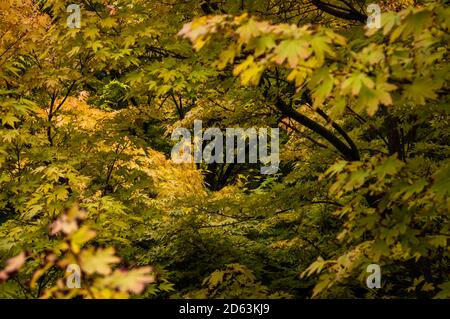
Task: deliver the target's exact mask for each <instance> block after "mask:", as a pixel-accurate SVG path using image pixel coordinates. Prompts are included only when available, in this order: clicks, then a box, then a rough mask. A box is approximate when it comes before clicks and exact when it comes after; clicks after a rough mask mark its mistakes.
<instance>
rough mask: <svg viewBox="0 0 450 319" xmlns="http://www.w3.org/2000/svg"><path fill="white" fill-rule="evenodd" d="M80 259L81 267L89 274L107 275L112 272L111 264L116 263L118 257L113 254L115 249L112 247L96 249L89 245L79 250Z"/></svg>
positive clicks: (118, 259)
mask: <svg viewBox="0 0 450 319" xmlns="http://www.w3.org/2000/svg"><path fill="white" fill-rule="evenodd" d="M80 261H81V265H80V266H81V268H82V269H83V271H84V272H86V273H87V274H89V275H92V274H94V273H97V274H100V275H109V274H110V273H111V272H112V269H111V266H112V265H114V264H116V263H118V262H119V261H120V258H119V257H117V256H115V250H114V248H112V247H109V248H105V249H102V248H99V249H97V250H95V249H94V248H92V247H90V248H89V249H87V250H83V251H82V252H81V254H80Z"/></svg>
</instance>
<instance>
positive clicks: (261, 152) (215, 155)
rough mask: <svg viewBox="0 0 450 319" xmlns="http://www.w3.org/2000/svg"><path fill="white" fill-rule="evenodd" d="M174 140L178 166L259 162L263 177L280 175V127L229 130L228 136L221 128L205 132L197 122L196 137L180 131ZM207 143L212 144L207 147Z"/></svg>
mask: <svg viewBox="0 0 450 319" xmlns="http://www.w3.org/2000/svg"><path fill="white" fill-rule="evenodd" d="M269 139H270V147H269ZM172 140H173V141H179V142H178V143H177V144H176V145H175V146H174V147H173V149H172V160H173V161H174V163H197V164H201V163H202V162H205V163H208V164H212V163H228V164H232V163H241V164H242V163H250V164H256V163H258V161H259V162H260V163H261V164H262V167H261V170H260V171H261V174H264V175H270V174H275V173H277V172H278V168H279V164H280V157H279V151H280V132H279V129H278V128H271V129H267V128H259V129H256V128H248V129H242V128H227V129H226V131H225V133H224V132H222V131H221V130H220V129H218V128H208V129H207V130H206V131H205V132H203V125H202V121H200V120H195V121H194V136H193V137H192V136H191V132H190V131H189V130H188V129H187V128H177V129H175V130H174V131H173V133H172ZM205 141H206V142H209V143H208V144H207V145H205V143H204V142H205ZM224 142H225V143H224ZM224 144H225V145H224Z"/></svg>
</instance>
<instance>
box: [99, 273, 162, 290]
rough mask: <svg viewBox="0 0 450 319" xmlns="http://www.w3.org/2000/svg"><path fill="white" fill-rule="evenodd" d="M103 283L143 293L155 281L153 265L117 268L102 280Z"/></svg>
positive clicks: (119, 288) (115, 287)
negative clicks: (125, 268)
mask: <svg viewBox="0 0 450 319" xmlns="http://www.w3.org/2000/svg"><path fill="white" fill-rule="evenodd" d="M100 282H101V284H102V285H106V286H109V287H111V288H113V289H118V290H120V291H124V292H130V293H133V294H139V293H141V292H142V291H143V290H144V288H145V286H146V285H147V284H150V283H153V282H155V276H154V275H153V268H152V267H142V268H137V269H132V270H120V269H118V270H115V271H114V272H113V273H112V274H111V275H110V276H108V277H105V278H103V279H102V280H100Z"/></svg>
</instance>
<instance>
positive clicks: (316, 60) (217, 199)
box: [0, 0, 450, 298]
mask: <svg viewBox="0 0 450 319" xmlns="http://www.w3.org/2000/svg"><path fill="white" fill-rule="evenodd" d="M73 2H74V3H77V4H79V5H80V7H81V27H80V28H68V26H67V17H68V15H69V13H68V12H67V7H68V6H69V5H70V4H71V3H73ZM370 3H372V1H364V0H353V1H340V0H336V1H332V0H330V1H328V0H327V1H319V0H317V1H316V0H306V1H295V0H261V1H259V0H258V1H251V0H228V1H221V2H219V1H213V0H211V1H200V0H166V1H147V0H117V1H103V0H101V1H100V0H87V1H72V0H70V1H63V0H10V1H5V2H2V8H0V9H1V11H0V124H1V125H0V190H1V191H0V261H1V263H0V269H3V270H0V297H3V298H38V297H43V298H72V297H77V296H78V297H84V298H127V297H139V298H310V297H316V298H336V297H347V298H449V297H450V271H449V270H450V267H449V262H450V260H449V257H450V255H449V253H450V246H449V244H448V241H449V238H450V220H449V217H450V216H449V210H450V196H449V195H450V144H449V141H450V129H449V124H450V117H449V113H450V108H449V105H450V104H449V96H448V92H449V78H450V64H449V63H448V59H449V50H448V47H449V40H450V33H449V31H450V7H449V6H448V1H444V0H429V1H427V0H423V1H412V0H411V1H409V0H403V1H401V0H399V1H385V2H380V3H379V4H380V6H381V9H382V13H383V14H382V18H381V24H382V25H381V28H379V29H373V28H372V29H369V28H367V26H366V20H367V12H366V8H367V5H368V4H370ZM194 120H202V121H203V125H204V127H206V126H208V127H217V128H221V129H226V128H231V127H244V128H249V127H257V128H273V127H278V128H280V132H281V139H280V141H281V145H280V147H281V151H280V157H281V165H280V169H279V171H278V173H277V174H275V175H261V174H260V170H259V166H258V165H255V164H219V163H214V164H205V163H204V164H176V163H174V162H173V161H172V160H171V158H170V154H171V149H172V146H173V145H174V141H172V140H171V133H172V132H173V131H174V129H176V128H179V127H186V128H189V129H192V128H193V122H194ZM71 264H77V265H79V266H80V268H81V272H82V277H81V283H82V285H81V288H80V289H70V288H68V287H67V286H66V284H65V283H66V281H65V278H66V277H67V276H68V275H69V274H68V273H67V272H66V269H67V266H68V265H71ZM369 264H378V265H380V266H381V270H382V288H380V289H369V288H368V287H367V286H366V283H365V280H366V277H367V275H368V273H367V271H366V270H367V266H368V265H369Z"/></svg>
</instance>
